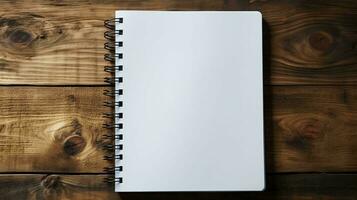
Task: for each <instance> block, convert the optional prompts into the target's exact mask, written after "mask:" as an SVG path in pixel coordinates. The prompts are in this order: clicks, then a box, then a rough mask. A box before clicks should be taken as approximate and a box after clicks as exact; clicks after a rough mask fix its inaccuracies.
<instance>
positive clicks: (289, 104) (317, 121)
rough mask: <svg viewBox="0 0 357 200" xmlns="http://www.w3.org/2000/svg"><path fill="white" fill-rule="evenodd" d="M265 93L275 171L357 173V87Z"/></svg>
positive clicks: (269, 149)
mask: <svg viewBox="0 0 357 200" xmlns="http://www.w3.org/2000/svg"><path fill="white" fill-rule="evenodd" d="M266 89H267V91H266V94H267V95H266V96H265V103H266V104H265V106H266V107H265V108H266V121H265V126H266V132H265V136H266V140H267V152H268V158H267V162H268V163H269V169H270V170H271V171H279V172H294V171H300V172H301V171H304V172H306V171H319V172H327V171H329V172H331V171H356V169H357V147H356V144H357V137H356V136H357V135H356V128H357V89H356V87H353V86H341V87H330V86H320V87H317V86H309V87H307V86H288V87H286V86H285V87H284V86H279V87H273V88H266ZM269 90H271V91H269Z"/></svg>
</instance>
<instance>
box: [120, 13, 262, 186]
mask: <svg viewBox="0 0 357 200" xmlns="http://www.w3.org/2000/svg"><path fill="white" fill-rule="evenodd" d="M116 19H117V20H116V23H115V29H116V44H117V45H118V44H119V43H120V45H118V46H117V47H116V56H117V58H116V59H115V64H116V66H122V68H121V67H120V68H117V69H119V70H117V71H116V77H117V78H119V77H122V82H120V83H116V85H115V87H116V89H117V90H120V91H122V94H121V93H117V94H116V97H115V98H116V101H117V102H122V107H117V108H116V113H122V118H120V119H119V118H117V119H116V123H117V124H120V125H121V126H122V127H120V128H118V127H117V129H116V135H117V136H120V139H117V140H116V144H117V145H122V150H116V155H117V157H116V158H117V159H116V161H115V164H116V166H117V169H119V167H120V170H117V171H116V173H115V176H116V178H117V180H119V178H120V182H117V183H116V184H115V191H117V192H126V191H259V190H263V188H264V185H265V184H264V147H263V82H262V16H261V14H260V13H259V12H249V11H248V12H236V11H221V12H220V11H204V12H202V11H117V12H116ZM119 46H121V47H119ZM121 136H122V138H121ZM118 138H119V137H118ZM119 155H120V156H119Z"/></svg>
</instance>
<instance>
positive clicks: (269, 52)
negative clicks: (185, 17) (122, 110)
mask: <svg viewBox="0 0 357 200" xmlns="http://www.w3.org/2000/svg"><path fill="white" fill-rule="evenodd" d="M117 9H154V10H259V11H261V12H262V14H263V17H264V20H265V22H264V72H265V78H264V82H265V91H264V92H265V126H266V131H265V136H266V137H265V138H266V152H267V153H266V161H267V190H266V192H263V193H144V194H142V193H133V194H118V193H114V192H113V190H114V189H113V185H110V184H105V183H103V179H104V178H105V177H107V176H108V174H106V173H104V172H103V168H104V167H106V166H109V165H110V164H109V163H107V162H105V161H103V160H102V157H103V155H104V153H105V152H104V151H103V150H102V149H101V145H102V143H101V142H100V138H101V136H102V135H103V134H105V130H104V129H103V128H102V126H101V124H102V123H103V122H104V119H103V118H102V116H101V113H103V112H105V111H108V109H107V108H105V107H103V106H102V102H103V101H104V100H105V97H104V96H103V95H102V91H103V89H105V88H107V87H108V86H106V85H105V84H104V82H103V78H104V77H105V76H106V74H105V72H103V67H104V65H105V64H106V63H105V62H104V60H103V55H104V53H105V50H104V48H103V44H104V42H105V40H104V38H103V33H104V31H105V28H104V27H103V21H104V20H105V19H108V18H111V17H113V14H114V10H117ZM0 14H1V15H0V37H1V38H0V49H1V51H0V77H1V78H0V84H1V87H0V109H1V114H0V117H1V124H0V173H1V174H0V199H93V200H94V199H95V200H99V199H124V200H125V199H127V200H131V199H162V200H164V199H179V200H181V199H191V200H193V199H210V200H216V199H217V200H218V199H231V200H233V199H251V198H257V199H355V198H356V196H357V174H356V173H355V172H356V171H357V88H356V84H357V2H356V1H353V0H343V1H335V0H311V1H298V0H282V1H278V0H193V1H188V0H167V1H158V0H150V1H141V0H133V1H129V0H126V1H117V0H115V1H100V0H92V1H85V0H78V1H69V0H65V1H59V0H58V1H57V0H56V1H22V0H18V1H7V0H0ZM237 26H239V24H237ZM143 34H144V33H143Z"/></svg>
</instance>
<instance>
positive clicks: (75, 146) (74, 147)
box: [63, 135, 86, 156]
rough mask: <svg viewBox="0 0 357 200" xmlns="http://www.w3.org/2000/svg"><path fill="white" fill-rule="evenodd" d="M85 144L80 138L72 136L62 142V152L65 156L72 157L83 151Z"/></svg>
mask: <svg viewBox="0 0 357 200" xmlns="http://www.w3.org/2000/svg"><path fill="white" fill-rule="evenodd" d="M85 146H86V142H85V140H84V138H83V137H82V136H79V135H73V136H69V137H68V138H66V139H65V140H64V142H63V150H64V152H65V153H66V154H68V155H70V156H74V155H76V154H78V153H80V152H82V151H83V149H84V147H85Z"/></svg>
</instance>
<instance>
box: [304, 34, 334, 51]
mask: <svg viewBox="0 0 357 200" xmlns="http://www.w3.org/2000/svg"><path fill="white" fill-rule="evenodd" d="M309 43H310V46H311V47H312V48H313V49H316V50H318V51H321V52H328V51H329V50H330V49H331V48H332V46H333V43H334V38H333V36H332V35H331V34H330V33H327V32H325V31H318V32H313V33H312V34H311V35H310V36H309Z"/></svg>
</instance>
